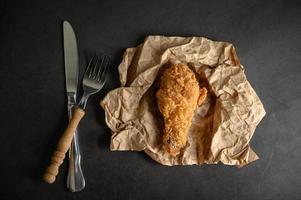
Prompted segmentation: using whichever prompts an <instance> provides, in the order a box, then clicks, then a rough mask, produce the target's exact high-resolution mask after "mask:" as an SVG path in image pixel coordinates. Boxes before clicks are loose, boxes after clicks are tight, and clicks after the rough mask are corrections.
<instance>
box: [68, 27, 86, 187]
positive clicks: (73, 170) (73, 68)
mask: <svg viewBox="0 0 301 200" xmlns="http://www.w3.org/2000/svg"><path fill="white" fill-rule="evenodd" d="M63 38H64V61H65V81H66V91H67V101H68V102H67V108H68V117H69V120H70V119H71V118H72V108H73V106H75V105H76V95H77V85H78V71H79V58H78V49H77V41H76V36H75V33H74V30H73V28H72V26H71V24H70V23H69V22H68V21H64V22H63ZM77 135H78V133H77V130H76V131H75V133H74V136H73V140H72V143H71V147H70V149H69V172H68V177H67V187H68V189H69V190H70V191H72V192H77V191H80V190H82V189H83V188H84V187H85V179H84V176H83V173H82V170H81V165H80V160H81V156H80V149H79V145H78V136H77Z"/></svg>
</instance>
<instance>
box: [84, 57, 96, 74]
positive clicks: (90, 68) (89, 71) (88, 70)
mask: <svg viewBox="0 0 301 200" xmlns="http://www.w3.org/2000/svg"><path fill="white" fill-rule="evenodd" d="M95 57H96V55H94V56H93V57H92V59H91V60H90V61H89V64H88V67H87V69H86V72H85V75H84V76H88V77H89V76H90V75H91V72H92V65H93V64H92V63H93V61H94V60H95Z"/></svg>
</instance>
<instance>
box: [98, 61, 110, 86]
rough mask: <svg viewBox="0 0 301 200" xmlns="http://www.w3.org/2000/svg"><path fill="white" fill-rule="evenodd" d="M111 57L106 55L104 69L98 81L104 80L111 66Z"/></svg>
mask: <svg viewBox="0 0 301 200" xmlns="http://www.w3.org/2000/svg"><path fill="white" fill-rule="evenodd" d="M109 62H110V59H109V57H108V56H104V63H103V70H102V72H101V74H100V75H99V77H98V81H101V82H104V78H105V77H106V71H107V68H108V66H109Z"/></svg>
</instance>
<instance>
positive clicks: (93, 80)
mask: <svg viewBox="0 0 301 200" xmlns="http://www.w3.org/2000/svg"><path fill="white" fill-rule="evenodd" d="M108 65H109V58H108V56H105V55H101V56H100V57H99V56H97V55H95V56H94V57H93V58H92V59H91V60H90V62H89V64H88V67H87V69H86V72H85V74H84V78H83V90H84V93H83V96H82V98H81V100H80V102H79V104H78V105H77V106H76V107H75V109H74V110H73V116H72V118H71V120H70V122H69V124H68V126H67V128H66V129H65V131H64V133H63V135H62V136H61V138H60V140H59V142H58V145H57V147H56V150H55V151H54V153H53V155H52V157H51V162H50V165H49V166H48V167H47V169H46V172H45V173H44V175H43V179H44V181H45V182H47V183H53V182H54V181H55V178H56V176H57V175H58V171H59V167H60V165H61V164H62V163H63V161H64V158H65V154H66V153H67V151H68V149H69V148H70V145H71V141H72V137H73V133H74V131H75V129H76V127H77V126H78V124H79V122H80V120H81V119H82V118H83V116H84V115H85V108H86V105H87V101H88V99H89V97H90V96H91V95H93V94H95V93H96V92H98V91H100V90H101V89H102V87H103V86H104V84H105V82H106V71H107V68H108Z"/></svg>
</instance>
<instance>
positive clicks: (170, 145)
mask: <svg viewBox="0 0 301 200" xmlns="http://www.w3.org/2000/svg"><path fill="white" fill-rule="evenodd" d="M206 95H207V90H206V88H202V89H200V88H199V84H198V81H197V79H196V77H195V74H194V72H193V71H192V70H191V69H189V67H188V66H186V65H184V64H175V65H172V66H171V67H169V68H168V69H167V70H166V71H165V72H164V73H163V75H162V77H161V82H160V88H159V90H158V91H157V93H156V97H157V104H158V107H159V110H160V112H161V114H162V115H163V117H164V133H163V148H164V149H165V150H166V151H167V152H169V153H170V154H171V155H173V156H175V155H177V154H179V152H180V150H181V149H182V148H183V147H184V146H185V145H186V143H187V133H188V129H189V128H190V126H191V120H192V117H193V113H194V110H195V109H196V107H197V106H198V105H200V104H201V103H202V102H203V101H204V100H205V98H206Z"/></svg>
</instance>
